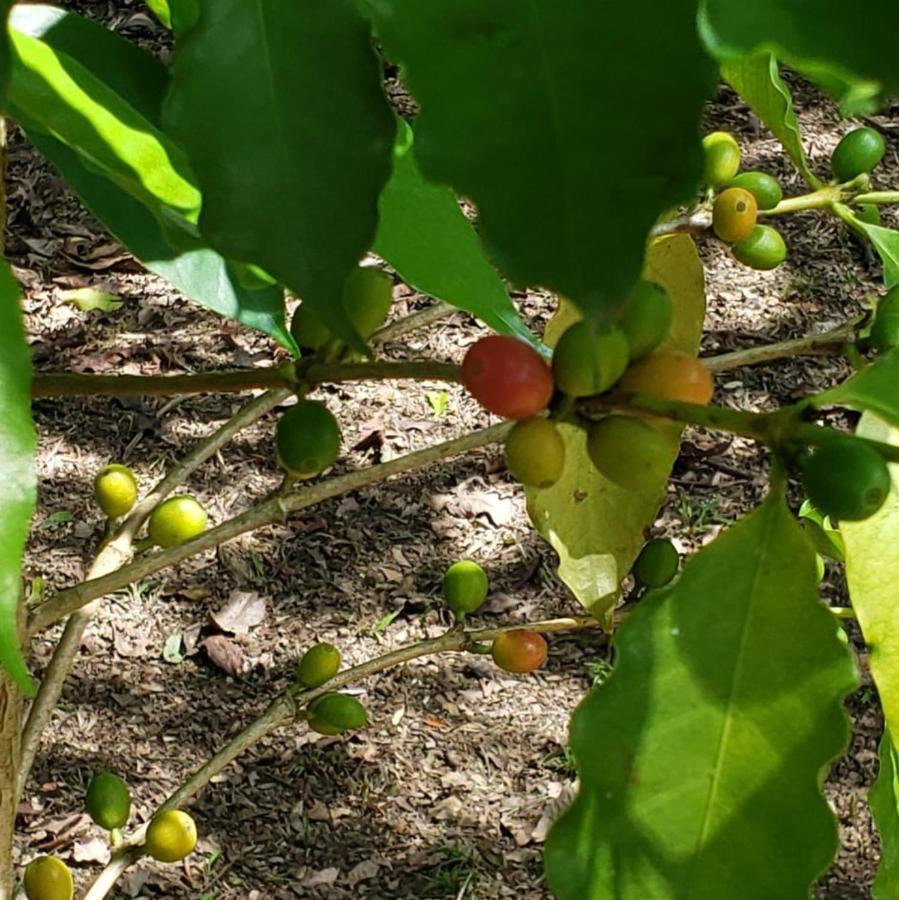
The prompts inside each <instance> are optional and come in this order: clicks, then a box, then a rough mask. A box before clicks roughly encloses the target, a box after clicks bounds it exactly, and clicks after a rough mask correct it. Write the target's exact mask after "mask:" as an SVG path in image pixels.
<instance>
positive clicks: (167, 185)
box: [10, 30, 200, 219]
mask: <svg viewBox="0 0 899 900" xmlns="http://www.w3.org/2000/svg"><path fill="white" fill-rule="evenodd" d="M10 34H11V38H12V43H13V76H12V83H11V85H10V110H11V114H12V115H13V117H14V118H16V119H17V120H18V121H19V122H20V123H21V124H22V125H24V126H25V127H27V128H30V129H31V130H33V131H40V132H42V133H44V134H47V135H51V136H52V137H54V138H55V139H56V140H58V141H59V142H61V143H63V144H65V145H66V146H67V147H69V148H70V149H71V150H72V151H73V152H74V153H76V154H77V156H78V158H79V159H80V160H81V162H82V163H83V164H84V165H85V166H86V167H89V168H90V169H92V170H93V171H95V172H98V173H100V174H102V175H104V176H105V177H106V178H108V179H110V180H111V181H113V182H114V183H115V184H117V185H118V186H119V187H120V188H121V189H122V190H124V191H126V192H127V193H129V194H130V195H131V196H133V197H134V198H135V199H136V200H139V201H140V202H141V203H143V204H144V205H145V206H147V207H148V208H149V209H151V210H152V211H153V212H154V214H155V215H157V217H160V218H162V217H165V216H166V215H170V214H171V210H175V211H176V213H177V214H179V215H182V216H185V217H187V218H188V219H191V218H194V217H195V216H196V215H197V212H198V210H199V206H200V194H199V192H198V191H197V189H196V187H195V186H194V184H193V182H192V180H191V175H190V170H189V168H188V166H187V162H186V160H185V158H184V154H183V153H182V151H181V150H180V149H179V148H178V147H177V146H176V145H175V144H174V143H173V142H172V141H171V140H170V139H169V138H167V137H166V136H165V135H164V134H163V133H162V132H161V131H160V130H159V129H158V128H156V127H155V126H154V125H153V124H152V122H151V121H148V120H147V119H146V118H145V117H144V116H142V115H141V114H140V113H139V112H138V111H137V110H136V109H135V107H134V106H132V105H131V104H130V103H128V102H126V101H125V100H124V99H123V98H122V97H121V96H120V95H119V94H118V93H116V90H115V89H114V88H112V87H110V86H109V85H107V84H105V83H104V82H103V81H102V80H101V79H100V78H99V77H98V76H97V75H95V74H93V72H92V71H91V70H90V69H89V68H87V67H86V65H84V64H83V63H82V62H80V61H79V60H76V59H75V58H74V57H73V56H71V55H70V53H69V52H68V51H67V50H66V49H63V48H60V49H56V48H55V47H54V46H52V45H51V44H50V43H48V42H47V41H45V40H39V39H37V38H33V37H30V36H28V35H26V34H23V33H22V32H20V31H16V30H12V31H11V32H10Z"/></svg>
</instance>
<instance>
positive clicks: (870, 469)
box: [799, 437, 891, 522]
mask: <svg viewBox="0 0 899 900" xmlns="http://www.w3.org/2000/svg"><path fill="white" fill-rule="evenodd" d="M799 468H800V471H801V473H802V484H803V487H804V488H805V492H806V494H808V497H809V499H810V500H811V501H812V503H814V504H815V506H817V507H818V509H820V510H821V511H822V512H823V513H825V514H826V515H828V516H831V517H832V518H834V519H837V520H839V521H848V522H853V521H860V520H862V519H867V518H868V517H869V516H872V515H874V513H876V512H877V510H879V509H880V507H881V506H883V504H884V502H885V501H886V499H887V497H888V496H889V493H890V485H891V481H890V472H889V469H888V468H887V464H886V462H884V459H883V457H882V456H881V455H880V454H879V453H878V452H877V451H876V450H875V449H874V448H873V447H870V446H869V445H868V444H865V443H863V442H862V441H860V440H856V439H855V438H850V437H834V438H832V439H831V440H829V441H828V442H827V443H826V444H822V445H821V446H820V447H815V448H813V449H812V450H811V451H810V452H809V453H806V454H805V455H804V456H803V457H801V458H800V460H799Z"/></svg>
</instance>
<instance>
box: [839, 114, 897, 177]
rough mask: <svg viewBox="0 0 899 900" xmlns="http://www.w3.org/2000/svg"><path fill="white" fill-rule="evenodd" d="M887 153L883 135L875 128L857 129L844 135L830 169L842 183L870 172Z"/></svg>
mask: <svg viewBox="0 0 899 900" xmlns="http://www.w3.org/2000/svg"><path fill="white" fill-rule="evenodd" d="M885 152H886V143H885V142H884V139H883V135H882V134H881V133H880V132H879V131H875V130H874V129H873V128H856V129H854V130H852V131H850V132H849V133H848V134H846V135H844V136H843V138H842V140H841V141H840V143H839V144H837V148H836V150H834V151H833V156H832V157H831V158H830V167H831V169H832V170H833V176H834V178H835V179H836V180H837V181H838V182H840V183H842V182H845V181H852V179H853V178H855V177H857V176H858V175H861V174H863V173H865V172H870V171H871V170H872V169H873V168H874V167H875V166H876V165H877V164H878V163H879V162H880V161H881V160H882V159H883V154H884V153H885Z"/></svg>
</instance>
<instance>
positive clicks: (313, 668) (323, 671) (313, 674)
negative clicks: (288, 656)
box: [296, 643, 340, 688]
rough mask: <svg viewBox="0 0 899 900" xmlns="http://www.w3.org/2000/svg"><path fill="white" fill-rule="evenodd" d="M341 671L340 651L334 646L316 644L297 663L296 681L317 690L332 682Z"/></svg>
mask: <svg viewBox="0 0 899 900" xmlns="http://www.w3.org/2000/svg"><path fill="white" fill-rule="evenodd" d="M338 669H340V651H339V650H338V649H337V648H336V647H335V646H334V645H333V644H327V643H322V644H315V645H314V646H313V647H310V648H309V649H308V650H307V651H306V652H305V653H304V654H303V656H302V658H301V659H300V661H299V662H298V663H297V674H296V680H297V683H298V684H301V685H302V686H303V687H305V688H317V687H320V686H321V685H323V684H324V683H325V682H326V681H330V680H331V679H332V678H333V677H334V676H335V675H336V674H337V671H338Z"/></svg>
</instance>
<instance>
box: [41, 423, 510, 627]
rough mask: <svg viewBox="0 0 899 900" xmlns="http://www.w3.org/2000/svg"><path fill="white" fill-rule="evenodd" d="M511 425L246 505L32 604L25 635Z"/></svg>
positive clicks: (498, 436) (490, 438)
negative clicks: (181, 540)
mask: <svg viewBox="0 0 899 900" xmlns="http://www.w3.org/2000/svg"><path fill="white" fill-rule="evenodd" d="M510 427H511V423H507V422H502V423H500V424H499V425H493V426H491V427H490V428H484V429H482V430H480V431H474V432H472V433H470V434H466V435H463V436H462V437H458V438H453V439H452V440H450V441H444V442H443V443H441V444H435V445H434V446H432V447H425V448H423V449H422V450H415V451H413V452H412V453H408V454H406V455H405V456H399V457H397V458H396V459H392V460H389V461H387V462H384V463H380V464H379V465H377V466H370V467H369V468H366V469H358V470H357V471H354V472H348V473H347V474H345V475H340V476H337V477H335V478H331V479H328V480H326V481H322V482H320V483H318V484H313V485H310V486H308V487H306V488H304V489H302V490H300V491H297V492H296V493H293V494H287V495H280V494H274V495H272V496H270V497H268V498H267V499H265V500H262V501H260V502H259V503H258V504H256V505H255V506H252V507H250V509H248V510H246V511H245V512H243V513H241V514H240V515H238V516H235V517H234V518H232V519H228V520H227V521H225V522H223V523H222V524H221V525H218V526H216V527H215V528H210V529H209V530H208V531H204V532H203V534H201V535H200V536H199V537H196V538H194V539H193V540H192V541H188V542H187V543H185V544H180V545H179V546H177V547H172V548H170V549H169V550H163V551H161V552H159V553H155V554H152V555H150V556H146V557H144V558H142V559H139V560H137V561H136V562H133V563H131V564H130V565H128V566H124V567H123V568H121V569H119V570H118V571H115V572H112V573H111V574H109V575H105V576H104V577H102V578H96V579H93V580H91V581H83V582H81V583H80V584H78V585H75V586H74V587H71V588H67V589H66V590H62V591H59V592H58V593H57V594H56V595H55V596H53V597H51V598H50V599H49V600H46V601H45V602H44V603H41V604H40V605H39V606H36V607H35V608H34V609H33V610H32V611H31V616H30V618H29V622H28V631H29V634H34V633H35V632H37V631H40V630H42V629H44V628H46V627H48V626H49V625H52V624H53V623H54V622H58V621H59V620H60V619H62V618H64V617H65V616H67V615H69V614H70V613H72V612H74V611H75V610H76V609H79V608H80V607H82V606H84V605H85V604H87V603H90V602H91V601H92V600H96V599H97V598H98V597H103V596H106V595H107V594H110V593H112V592H113V591H117V590H119V589H121V588H123V587H126V586H127V585H129V584H132V583H133V582H136V581H140V580H141V579H143V578H147V577H148V576H150V575H153V574H155V573H156V572H159V571H160V570H162V569H165V568H168V567H169V566H173V565H175V564H177V563H180V562H182V561H183V560H185V559H188V558H190V557H191V556H194V555H196V554H197V553H202V552H203V551H205V550H210V549H212V548H214V547H217V546H218V545H219V544H222V543H224V542H225V541H229V540H231V539H233V538H236V537H238V536H239V535H241V534H244V533H245V532H247V531H253V530H254V529H256V528H260V527H262V526H263V525H271V524H272V523H274V522H281V521H284V520H285V519H286V517H287V516H288V515H290V514H291V513H295V512H299V511H300V510H303V509H307V508H308V507H310V506H315V505H316V504H318V503H321V502H322V501H323V500H328V499H331V498H332V497H338V496H340V495H341V494H346V493H349V492H350V491H356V490H359V489H360V488H363V487H367V486H368V485H370V484H375V483H377V482H379V481H384V480H385V479H387V478H390V477H392V476H393V475H400V474H402V473H404V472H409V471H411V470H413V469H418V468H421V467H423V466H427V465H430V464H431V463H434V462H439V461H440V460H442V459H448V458H449V457H451V456H457V455H458V454H460V453H465V452H466V451H468V450H473V449H475V448H476V447H483V446H485V445H487V444H492V443H494V442H496V441H499V440H502V439H503V437H505V435H506V432H507V431H508V430H509V428H510Z"/></svg>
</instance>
